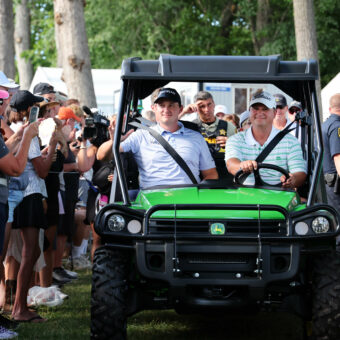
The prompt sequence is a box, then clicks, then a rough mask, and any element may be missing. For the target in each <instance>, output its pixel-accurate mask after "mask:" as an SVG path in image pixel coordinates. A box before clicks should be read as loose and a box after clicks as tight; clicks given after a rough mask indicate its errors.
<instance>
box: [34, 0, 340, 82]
mask: <svg viewBox="0 0 340 340" xmlns="http://www.w3.org/2000/svg"><path fill="white" fill-rule="evenodd" d="M314 5H315V13H316V14H315V15H316V25H317V36H318V47H319V60H320V70H321V77H322V78H321V79H322V84H323V85H325V84H326V83H327V82H328V81H329V80H330V79H331V78H332V77H334V76H335V75H336V74H337V73H338V72H339V70H340V59H339V58H338V55H339V52H340V35H339V31H340V27H339V26H340V22H339V20H338V18H339V15H340V2H338V1H333V0H314ZM31 6H32V7H31V11H32V13H31V14H32V50H31V51H30V52H29V53H28V54H29V56H30V57H31V59H32V61H33V65H34V66H35V67H37V66H39V65H41V66H56V51H55V42H54V24H53V5H52V4H51V2H50V1H47V0H33V1H32V5H31ZM85 20H86V30H87V37H88V43H89V49H90V54H91V64H92V67H93V68H119V67H120V65H121V63H122V60H123V59H124V58H127V57H131V56H139V57H142V58H157V57H158V56H159V54H160V53H171V54H177V55H222V54H223V55H269V54H281V55H282V57H283V58H284V59H286V60H296V47H295V34H294V20H293V7H292V2H291V1H290V0H257V1H252V0H238V1H236V0H215V1H210V0H175V1H167V0H139V1H136V0H125V1H119V0H111V1H106V0H88V1H86V7H85Z"/></svg>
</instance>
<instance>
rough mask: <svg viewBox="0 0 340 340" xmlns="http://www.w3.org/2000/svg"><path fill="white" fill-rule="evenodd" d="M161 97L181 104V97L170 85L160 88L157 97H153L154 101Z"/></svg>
mask: <svg viewBox="0 0 340 340" xmlns="http://www.w3.org/2000/svg"><path fill="white" fill-rule="evenodd" d="M162 98H166V99H169V100H171V101H173V102H175V103H178V104H179V105H180V106H181V97H180V95H179V94H178V92H177V91H176V90H175V89H172V88H170V87H164V88H162V89H161V90H160V91H159V93H158V96H157V98H156V99H155V103H157V102H158V101H159V100H160V99H162Z"/></svg>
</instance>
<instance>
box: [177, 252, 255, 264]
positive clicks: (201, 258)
mask: <svg viewBox="0 0 340 340" xmlns="http://www.w3.org/2000/svg"><path fill="white" fill-rule="evenodd" d="M249 256H250V255H249V254H179V257H180V259H181V260H183V261H187V262H188V263H189V264H200V263H202V264H214V263H248V262H249V261H250V260H249Z"/></svg>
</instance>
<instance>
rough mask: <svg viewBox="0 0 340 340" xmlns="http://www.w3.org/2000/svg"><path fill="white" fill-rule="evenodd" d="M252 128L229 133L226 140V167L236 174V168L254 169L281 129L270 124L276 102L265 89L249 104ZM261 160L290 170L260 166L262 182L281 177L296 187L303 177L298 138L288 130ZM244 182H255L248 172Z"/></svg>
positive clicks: (288, 184)
mask: <svg viewBox="0 0 340 340" xmlns="http://www.w3.org/2000/svg"><path fill="white" fill-rule="evenodd" d="M249 111H250V121H251V128H250V129H248V130H246V131H243V132H240V133H238V134H236V135H234V136H232V137H230V138H229V139H228V141H227V144H226V153H225V161H226V164H227V168H228V171H229V172H230V173H232V174H233V175H235V174H236V173H237V172H238V171H239V170H242V171H243V172H245V173H252V172H253V171H254V170H256V169H257V162H256V161H255V159H256V157H257V156H258V155H259V154H260V153H261V152H262V150H263V149H264V148H265V147H266V146H267V145H268V144H269V143H270V141H271V140H272V139H273V138H274V137H275V136H276V135H277V134H278V133H279V132H280V131H279V130H278V129H276V128H275V127H273V120H274V117H275V111H276V103H275V98H274V97H273V96H272V95H271V94H270V93H268V92H264V91H260V92H257V93H255V94H254V96H253V97H252V99H251V101H250V104H249ZM264 163H269V164H273V165H277V166H279V167H281V168H283V169H285V170H287V171H288V172H289V175H290V177H289V178H288V179H287V178H286V177H285V176H283V175H281V174H280V173H278V172H276V171H275V172H273V171H272V170H263V172H261V177H262V179H263V181H264V182H266V183H269V184H277V183H279V182H280V181H281V183H282V187H284V188H297V187H299V186H301V185H302V184H303V183H304V182H305V179H306V162H305V160H304V159H303V156H302V150H301V146H300V144H299V141H298V140H297V139H296V138H295V137H294V136H292V135H291V134H286V135H285V136H284V137H283V138H282V139H281V140H280V141H279V142H278V143H277V145H276V146H275V147H274V148H273V150H272V151H271V152H270V153H269V155H268V156H267V157H266V158H265V160H264ZM245 184H254V177H253V176H252V175H251V176H249V177H248V178H247V180H246V181H245Z"/></svg>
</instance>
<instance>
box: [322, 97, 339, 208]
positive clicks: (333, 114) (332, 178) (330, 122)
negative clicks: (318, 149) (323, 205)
mask: <svg viewBox="0 0 340 340" xmlns="http://www.w3.org/2000/svg"><path fill="white" fill-rule="evenodd" d="M329 112H330V116H329V118H328V119H327V120H326V121H325V122H324V123H323V124H322V138H323V143H324V149H325V154H324V161H323V172H324V176H325V181H326V192H327V199H328V203H329V204H330V205H332V206H333V207H334V208H335V209H339V208H340V181H339V175H340V93H336V94H334V95H333V96H332V97H331V99H330V101H329Z"/></svg>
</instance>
